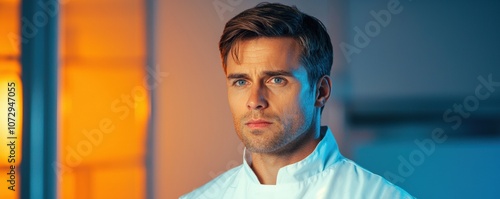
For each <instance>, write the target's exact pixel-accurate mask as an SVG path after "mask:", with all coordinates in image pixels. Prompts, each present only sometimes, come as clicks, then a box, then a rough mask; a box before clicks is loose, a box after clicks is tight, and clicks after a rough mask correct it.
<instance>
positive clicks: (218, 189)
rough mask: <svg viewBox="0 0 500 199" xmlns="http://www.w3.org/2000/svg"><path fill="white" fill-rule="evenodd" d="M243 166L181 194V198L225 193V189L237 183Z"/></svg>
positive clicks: (215, 196) (213, 195) (212, 196)
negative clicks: (235, 181) (236, 180)
mask: <svg viewBox="0 0 500 199" xmlns="http://www.w3.org/2000/svg"><path fill="white" fill-rule="evenodd" d="M242 166H243V165H240V166H237V167H234V168H232V169H230V170H228V171H226V172H224V173H223V174H221V175H219V176H217V177H216V178H214V179H212V180H211V181H209V182H208V183H206V184H205V185H203V186H201V187H199V188H197V189H195V190H193V191H192V192H190V193H187V194H185V195H183V196H181V197H180V198H181V199H189V198H219V197H217V194H220V193H223V192H224V190H226V189H227V188H229V187H230V186H232V185H235V184H234V183H233V182H234V180H235V179H236V176H237V175H238V173H239V171H240V170H241V169H242Z"/></svg>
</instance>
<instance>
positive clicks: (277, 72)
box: [227, 70, 293, 79]
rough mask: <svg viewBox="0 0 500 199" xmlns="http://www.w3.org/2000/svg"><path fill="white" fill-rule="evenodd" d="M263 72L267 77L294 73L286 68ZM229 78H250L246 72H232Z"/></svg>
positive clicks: (288, 75)
mask: <svg viewBox="0 0 500 199" xmlns="http://www.w3.org/2000/svg"><path fill="white" fill-rule="evenodd" d="M262 74H264V76H266V77H272V76H287V77H292V76H293V74H292V73H291V72H290V71H286V70H272V71H263V72H262ZM227 79H250V77H249V76H248V75H247V74H244V73H232V74H229V75H228V76H227Z"/></svg>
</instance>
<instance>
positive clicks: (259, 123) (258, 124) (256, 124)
mask: <svg viewBox="0 0 500 199" xmlns="http://www.w3.org/2000/svg"><path fill="white" fill-rule="evenodd" d="M271 124H272V122H269V121H267V120H261V119H259V120H250V121H249V122H247V123H245V125H246V126H248V127H250V128H264V127H267V126H269V125H271Z"/></svg>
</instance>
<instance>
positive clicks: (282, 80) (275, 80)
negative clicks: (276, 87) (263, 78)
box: [271, 77, 286, 84]
mask: <svg viewBox="0 0 500 199" xmlns="http://www.w3.org/2000/svg"><path fill="white" fill-rule="evenodd" d="M271 83H273V84H284V83H286V80H285V78H281V77H273V78H272V79H271Z"/></svg>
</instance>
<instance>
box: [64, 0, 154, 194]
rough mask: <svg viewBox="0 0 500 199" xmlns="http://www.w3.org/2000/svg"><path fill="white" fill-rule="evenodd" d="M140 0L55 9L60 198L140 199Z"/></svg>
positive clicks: (143, 105)
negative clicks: (57, 23)
mask: <svg viewBox="0 0 500 199" xmlns="http://www.w3.org/2000/svg"><path fill="white" fill-rule="evenodd" d="M143 4H144V2H143V1H142V0H127V1H126V3H125V2H124V1H122V0H109V1H97V0H90V1H89V0H71V1H67V2H66V3H64V4H62V5H61V8H60V10H61V15H60V17H61V19H60V21H61V23H60V24H61V27H60V28H61V29H60V35H61V38H60V44H61V47H60V49H61V51H60V52H61V60H62V62H61V63H62V64H61V68H60V71H61V72H60V74H61V79H60V83H61V85H60V95H59V103H60V104H59V110H60V115H61V117H60V118H61V123H60V125H61V126H60V131H59V132H60V139H59V158H58V159H59V160H58V166H59V167H58V168H59V179H60V181H59V190H60V192H59V197H60V198H65V199H66V198H68V199H71V198H92V199H100V198H103V199H104V198H144V197H145V195H146V188H145V182H146V168H145V165H144V164H143V163H144V158H145V154H146V124H147V120H148V117H149V114H150V110H149V106H150V104H149V98H150V96H149V90H148V89H147V88H146V86H145V85H144V82H145V79H146V78H147V76H146V75H147V74H146V72H145V68H146V66H145V64H144V63H145V54H146V53H145V41H146V38H145V23H144V22H145V20H144V18H145V12H144V7H143Z"/></svg>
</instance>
